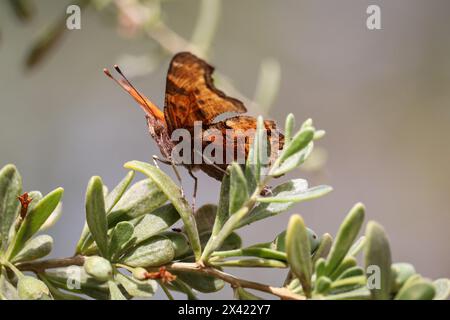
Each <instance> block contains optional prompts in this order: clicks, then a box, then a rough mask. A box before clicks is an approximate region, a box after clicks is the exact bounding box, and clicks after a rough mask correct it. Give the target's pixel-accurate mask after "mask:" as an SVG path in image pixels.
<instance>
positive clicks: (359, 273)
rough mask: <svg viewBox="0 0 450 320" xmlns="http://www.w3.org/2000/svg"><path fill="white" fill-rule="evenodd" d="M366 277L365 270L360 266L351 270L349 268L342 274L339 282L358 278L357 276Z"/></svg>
mask: <svg viewBox="0 0 450 320" xmlns="http://www.w3.org/2000/svg"><path fill="white" fill-rule="evenodd" d="M363 275H365V272H364V269H362V268H361V267H358V266H354V267H351V268H348V269H347V270H345V271H344V272H342V273H341V275H340V276H339V277H338V278H337V280H341V279H346V278H350V277H357V276H363Z"/></svg>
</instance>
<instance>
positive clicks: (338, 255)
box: [325, 203, 365, 275]
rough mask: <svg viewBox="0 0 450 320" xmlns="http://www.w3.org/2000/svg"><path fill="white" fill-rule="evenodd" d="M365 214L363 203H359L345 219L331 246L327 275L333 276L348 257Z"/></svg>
mask: <svg viewBox="0 0 450 320" xmlns="http://www.w3.org/2000/svg"><path fill="white" fill-rule="evenodd" d="M364 212H365V208H364V205H363V204H362V203H357V204H356V205H355V206H354V207H353V208H352V209H351V210H350V212H349V213H348V215H347V216H346V217H345V219H344V221H343V222H342V224H341V226H340V227H339V230H338V233H337V235H336V239H335V241H334V243H333V245H332V246H331V249H330V253H329V255H328V259H327V264H326V269H325V274H327V275H329V274H331V273H332V272H333V271H334V269H335V268H336V267H337V266H338V265H339V264H340V263H341V262H342V259H344V257H345V256H346V254H347V252H348V250H349V249H350V247H351V245H352V243H353V241H355V239H356V236H357V235H358V233H359V231H360V229H361V226H362V223H363V221H364Z"/></svg>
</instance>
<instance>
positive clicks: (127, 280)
mask: <svg viewBox="0 0 450 320" xmlns="http://www.w3.org/2000/svg"><path fill="white" fill-rule="evenodd" d="M115 278H116V281H117V282H118V283H120V284H121V285H122V287H123V288H124V289H125V291H126V292H128V294H129V295H130V296H132V297H139V298H150V297H152V296H153V295H154V294H155V292H156V289H157V288H158V284H157V282H156V281H155V280H150V279H149V280H137V279H133V278H131V277H128V276H125V275H123V274H121V273H117V274H116V277H115Z"/></svg>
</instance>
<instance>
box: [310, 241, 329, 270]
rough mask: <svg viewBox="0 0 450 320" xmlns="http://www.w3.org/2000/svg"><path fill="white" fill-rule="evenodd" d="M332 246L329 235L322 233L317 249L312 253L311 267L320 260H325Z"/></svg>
mask: <svg viewBox="0 0 450 320" xmlns="http://www.w3.org/2000/svg"><path fill="white" fill-rule="evenodd" d="M332 244H333V237H331V235H330V234H329V233H324V234H323V235H322V236H321V237H320V242H319V245H318V247H317V249H316V250H315V251H314V255H313V258H312V261H313V265H315V263H316V262H317V260H319V259H320V258H326V257H327V255H328V253H329V252H330V249H331V246H332Z"/></svg>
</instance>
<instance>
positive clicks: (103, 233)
mask: <svg viewBox="0 0 450 320" xmlns="http://www.w3.org/2000/svg"><path fill="white" fill-rule="evenodd" d="M86 222H87V224H88V227H89V230H90V232H91V234H92V238H93V239H94V241H95V243H96V244H97V247H98V249H99V250H100V253H101V255H102V256H103V257H108V256H109V255H108V222H107V219H106V211H105V199H104V197H103V182H102V179H101V178H100V177H92V178H91V180H90V181H89V184H88V187H87V190H86Z"/></svg>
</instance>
